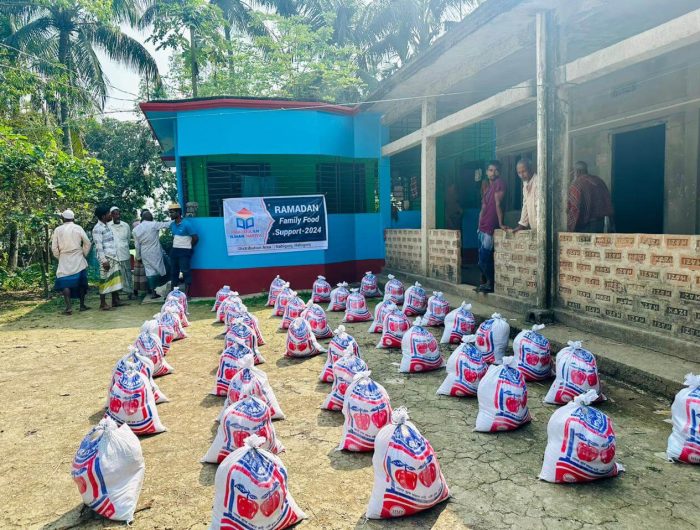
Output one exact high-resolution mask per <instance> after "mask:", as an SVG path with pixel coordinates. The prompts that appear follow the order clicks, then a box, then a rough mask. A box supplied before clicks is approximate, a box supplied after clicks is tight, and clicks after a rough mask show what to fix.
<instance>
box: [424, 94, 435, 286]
mask: <svg viewBox="0 0 700 530" xmlns="http://www.w3.org/2000/svg"><path fill="white" fill-rule="evenodd" d="M421 110H422V112H421V130H422V131H423V137H422V139H421V152H420V219H421V222H420V230H421V244H420V247H421V273H422V274H423V275H424V276H428V275H429V272H430V265H429V264H430V256H429V255H428V254H429V253H428V238H429V236H430V230H432V229H434V228H435V174H436V164H437V149H436V141H437V139H436V138H435V137H432V138H428V137H426V135H425V128H426V127H427V126H428V125H430V124H431V123H432V122H434V121H435V118H436V115H437V106H436V104H435V100H434V99H432V98H430V99H428V98H426V99H424V100H423V107H422V109H421Z"/></svg>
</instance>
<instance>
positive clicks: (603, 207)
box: [566, 162, 614, 234]
mask: <svg viewBox="0 0 700 530" xmlns="http://www.w3.org/2000/svg"><path fill="white" fill-rule="evenodd" d="M566 212H567V213H566V225H567V230H568V231H569V232H588V233H593V234H600V233H603V232H604V231H606V226H605V220H606V218H607V220H608V227H607V231H609V232H612V231H613V230H612V218H613V213H614V212H613V205H612V199H611V197H610V191H609V190H608V187H607V186H606V185H605V182H603V179H601V178H600V177H597V176H595V175H589V174H588V165H587V164H586V163H585V162H576V164H574V181H573V182H572V183H571V186H570V187H569V199H568V204H567V209H566Z"/></svg>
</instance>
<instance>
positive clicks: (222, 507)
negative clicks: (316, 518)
mask: <svg viewBox="0 0 700 530" xmlns="http://www.w3.org/2000/svg"><path fill="white" fill-rule="evenodd" d="M264 442H265V441H264V440H263V439H262V438H261V437H260V436H257V435H252V436H249V437H248V438H246V439H245V442H244V447H241V448H240V449H236V450H235V451H234V452H233V453H231V454H229V455H228V456H227V457H226V458H224V460H223V462H221V464H220V465H219V468H218V469H217V470H216V478H215V479H214V489H215V493H214V509H213V510H212V519H211V524H210V525H209V529H210V530H234V529H245V530H281V529H283V528H288V527H290V526H292V525H295V524H296V523H298V522H299V521H301V520H302V519H305V518H306V515H305V514H304V512H302V511H301V510H300V509H299V507H298V506H297V503H296V502H294V499H293V498H292V495H291V493H290V492H289V490H288V489H287V469H286V468H285V467H284V464H282V461H281V460H280V459H279V457H277V456H275V455H273V454H272V453H270V452H269V451H266V450H265V449H263V448H262V445H263V444H264Z"/></svg>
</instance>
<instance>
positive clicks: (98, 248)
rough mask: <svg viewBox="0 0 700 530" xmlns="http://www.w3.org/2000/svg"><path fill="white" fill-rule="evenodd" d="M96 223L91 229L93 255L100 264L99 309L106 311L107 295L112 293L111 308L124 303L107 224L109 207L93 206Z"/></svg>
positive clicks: (107, 307) (115, 251) (114, 251)
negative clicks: (120, 298)
mask: <svg viewBox="0 0 700 530" xmlns="http://www.w3.org/2000/svg"><path fill="white" fill-rule="evenodd" d="M95 217H97V223H96V224H95V226H94V228H93V229H92V241H93V244H94V245H95V255H96V256H97V262H98V263H99V264H100V309H101V310H102V311H108V310H109V309H111V308H110V307H109V306H108V305H107V300H106V298H107V295H108V294H111V295H112V308H114V307H119V306H122V305H124V304H122V303H121V301H120V300H119V291H121V289H122V275H121V267H120V266H119V260H118V259H117V247H116V245H115V244H114V234H112V230H111V229H110V227H109V226H108V225H107V223H108V222H109V221H110V219H111V214H110V213H109V208H107V207H106V206H98V207H97V208H95Z"/></svg>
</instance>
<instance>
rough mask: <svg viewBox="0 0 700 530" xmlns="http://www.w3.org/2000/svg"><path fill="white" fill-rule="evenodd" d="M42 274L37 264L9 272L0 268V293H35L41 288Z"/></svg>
mask: <svg viewBox="0 0 700 530" xmlns="http://www.w3.org/2000/svg"><path fill="white" fill-rule="evenodd" d="M41 282H42V273H41V266H40V265H39V264H38V263H35V264H33V265H29V266H28V267H21V268H19V269H17V270H15V271H14V272H11V271H9V270H7V269H5V268H3V267H0V292H2V291H5V292H17V291H37V290H38V289H40V288H41Z"/></svg>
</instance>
